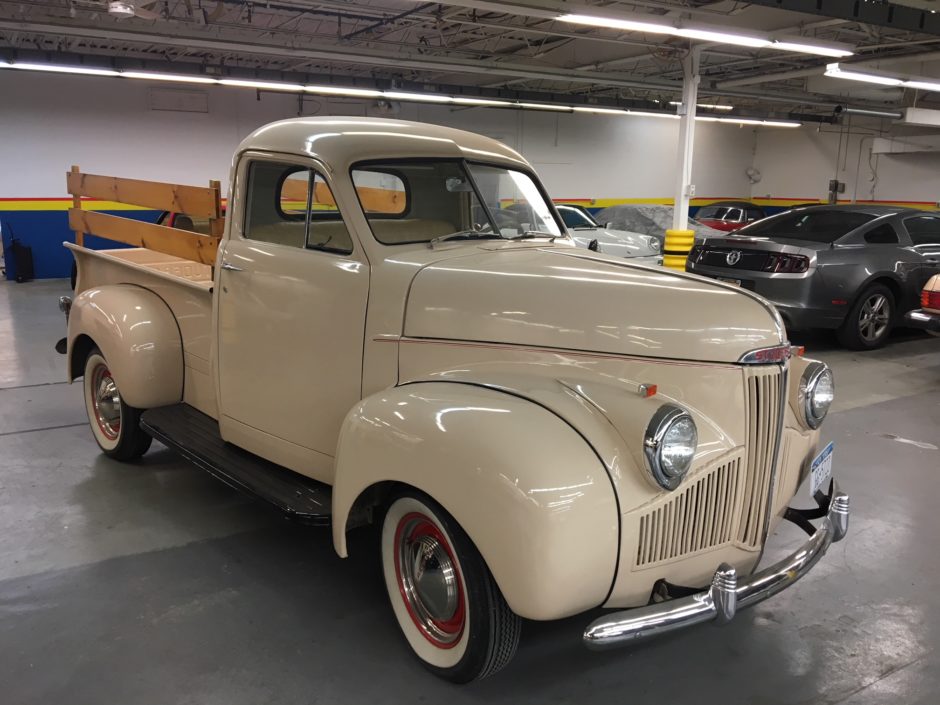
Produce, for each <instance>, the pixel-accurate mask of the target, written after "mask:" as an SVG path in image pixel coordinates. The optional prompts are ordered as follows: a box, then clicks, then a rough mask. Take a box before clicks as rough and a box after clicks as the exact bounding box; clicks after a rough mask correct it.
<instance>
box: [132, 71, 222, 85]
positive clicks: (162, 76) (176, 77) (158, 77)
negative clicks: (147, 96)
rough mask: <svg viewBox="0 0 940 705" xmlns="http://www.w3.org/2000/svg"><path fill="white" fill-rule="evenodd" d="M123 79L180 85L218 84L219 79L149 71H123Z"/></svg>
mask: <svg viewBox="0 0 940 705" xmlns="http://www.w3.org/2000/svg"><path fill="white" fill-rule="evenodd" d="M121 76H122V77H123V78H141V79H144V80H149V81H176V82H179V83H218V82H219V80H218V79H217V78H207V77H206V76H186V75H184V74H175V73H150V72H148V71H121Z"/></svg>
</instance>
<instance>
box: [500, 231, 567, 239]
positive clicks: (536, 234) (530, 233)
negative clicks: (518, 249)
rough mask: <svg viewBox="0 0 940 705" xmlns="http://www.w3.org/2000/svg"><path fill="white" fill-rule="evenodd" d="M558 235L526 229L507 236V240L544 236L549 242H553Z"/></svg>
mask: <svg viewBox="0 0 940 705" xmlns="http://www.w3.org/2000/svg"><path fill="white" fill-rule="evenodd" d="M556 237H558V235H552V234H551V233H545V232H542V231H541V230H526V231H525V232H524V233H519V234H518V235H513V236H512V237H507V238H506V239H507V240H536V239H539V238H546V239H547V240H548V241H549V242H555V238H556Z"/></svg>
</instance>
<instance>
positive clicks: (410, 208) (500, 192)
mask: <svg viewBox="0 0 940 705" xmlns="http://www.w3.org/2000/svg"><path fill="white" fill-rule="evenodd" d="M351 175H352V180H353V184H354V185H355V187H356V192H357V194H358V196H359V202H360V204H361V205H362V209H363V211H364V212H365V215H366V218H367V219H368V221H369V225H370V226H371V228H372V233H373V235H374V236H375V239H376V240H378V241H379V242H381V243H382V244H384V245H403V244H407V243H419V242H432V241H437V240H460V239H467V240H470V239H482V238H492V239H499V238H502V239H513V238H525V237H541V236H545V237H557V236H560V235H561V228H560V226H559V224H558V223H557V222H556V221H555V218H554V216H553V215H552V211H551V207H550V206H549V204H548V202H547V201H546V199H545V198H544V196H543V195H542V192H541V191H540V189H539V187H538V185H537V184H536V182H535V181H534V180H533V178H532V177H531V176H529V175H528V174H526V173H525V172H522V171H518V170H515V169H509V168H506V167H502V166H492V165H487V164H477V163H470V162H464V161H459V160H445V159H427V160H412V159H409V160H390V161H382V162H369V163H367V164H357V165H355V166H354V167H353V168H352V171H351Z"/></svg>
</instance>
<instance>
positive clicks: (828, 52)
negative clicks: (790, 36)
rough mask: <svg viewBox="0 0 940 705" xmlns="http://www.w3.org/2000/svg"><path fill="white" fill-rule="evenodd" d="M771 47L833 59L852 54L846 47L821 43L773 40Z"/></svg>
mask: <svg viewBox="0 0 940 705" xmlns="http://www.w3.org/2000/svg"><path fill="white" fill-rule="evenodd" d="M771 49H779V50H780V51H794V52H796V53H797V54H815V55H816V56H831V57H832V58H833V59H842V58H844V57H846V56H852V54H853V53H854V52H851V51H849V50H848V49H840V48H838V47H836V46H825V45H823V44H803V43H802V42H792V41H781V40H779V39H778V40H774V43H773V45H772V46H771Z"/></svg>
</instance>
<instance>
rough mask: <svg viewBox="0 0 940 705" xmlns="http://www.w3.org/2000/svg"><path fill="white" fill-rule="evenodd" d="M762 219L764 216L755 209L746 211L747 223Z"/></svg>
mask: <svg viewBox="0 0 940 705" xmlns="http://www.w3.org/2000/svg"><path fill="white" fill-rule="evenodd" d="M763 217H764V214H763V213H762V212H761V211H759V210H757V209H755V208H748V209H747V222H748V223H750V222H753V221H755V220H760V219H761V218H763Z"/></svg>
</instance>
